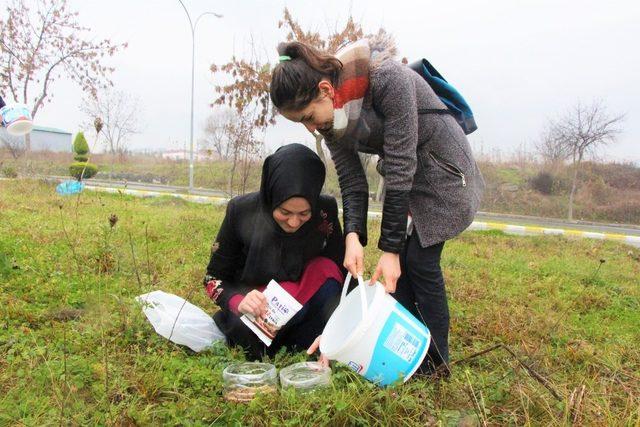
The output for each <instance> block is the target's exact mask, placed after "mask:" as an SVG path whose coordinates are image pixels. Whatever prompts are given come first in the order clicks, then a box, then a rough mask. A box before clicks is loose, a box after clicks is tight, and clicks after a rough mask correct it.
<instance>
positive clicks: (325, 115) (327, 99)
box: [280, 80, 334, 134]
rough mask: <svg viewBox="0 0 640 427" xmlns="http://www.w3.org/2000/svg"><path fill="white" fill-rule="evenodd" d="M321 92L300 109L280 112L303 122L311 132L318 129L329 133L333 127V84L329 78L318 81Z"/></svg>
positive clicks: (295, 120) (293, 119) (288, 117)
mask: <svg viewBox="0 0 640 427" xmlns="http://www.w3.org/2000/svg"><path fill="white" fill-rule="evenodd" d="M318 88H319V89H320V94H319V95H318V97H317V98H316V99H314V100H313V101H311V102H310V103H309V104H308V105H307V106H306V107H304V108H303V109H301V110H298V111H290V110H285V111H281V112H280V113H281V114H282V115H283V116H285V117H286V118H287V119H289V120H291V121H293V122H298V123H302V124H303V125H304V126H305V127H306V128H307V129H308V130H309V132H315V131H316V130H317V131H318V132H320V133H322V134H327V133H329V132H331V130H332V129H333V94H334V89H333V85H332V84H331V83H330V82H328V81H327V80H322V81H321V82H320V83H318Z"/></svg>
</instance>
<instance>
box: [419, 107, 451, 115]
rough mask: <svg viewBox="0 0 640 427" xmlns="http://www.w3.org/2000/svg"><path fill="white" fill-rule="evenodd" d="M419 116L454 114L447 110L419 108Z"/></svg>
mask: <svg viewBox="0 0 640 427" xmlns="http://www.w3.org/2000/svg"><path fill="white" fill-rule="evenodd" d="M418 114H450V115H453V112H452V111H451V110H449V109H448V108H447V109H444V110H442V109H440V108H418Z"/></svg>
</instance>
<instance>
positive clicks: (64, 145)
mask: <svg viewBox="0 0 640 427" xmlns="http://www.w3.org/2000/svg"><path fill="white" fill-rule="evenodd" d="M71 136H72V135H71V132H67V131H64V130H62V129H56V128H49V127H44V126H34V127H33V130H32V131H31V151H55V152H58V153H69V152H71V151H73V147H72V142H71ZM15 138H21V139H22V138H23V137H15V136H12V135H9V133H8V132H7V130H6V129H5V128H3V127H0V139H15Z"/></svg>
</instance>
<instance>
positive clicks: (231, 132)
mask: <svg viewBox="0 0 640 427" xmlns="http://www.w3.org/2000/svg"><path fill="white" fill-rule="evenodd" d="M257 131H258V130H257V129H256V127H255V114H254V111H253V110H251V109H245V110H243V111H240V112H237V113H236V114H234V117H233V118H232V120H230V121H229V122H228V123H227V125H226V127H225V133H226V136H227V138H228V141H229V146H230V148H229V161H230V162H231V170H230V172H229V180H228V188H227V192H228V193H229V195H230V196H233V195H234V188H235V187H234V180H235V178H236V175H237V174H239V178H240V193H241V194H244V193H245V192H246V189H247V182H248V179H249V177H250V175H251V172H252V171H254V170H255V166H256V165H257V163H258V162H259V161H260V157H261V154H262V152H263V149H264V141H263V140H262V139H261V138H258V137H257V136H256V132H257Z"/></svg>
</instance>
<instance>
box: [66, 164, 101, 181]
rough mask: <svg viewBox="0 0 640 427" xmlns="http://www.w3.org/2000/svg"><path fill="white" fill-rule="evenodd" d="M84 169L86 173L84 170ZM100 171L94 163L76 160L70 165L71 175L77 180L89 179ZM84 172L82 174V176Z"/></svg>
mask: <svg viewBox="0 0 640 427" xmlns="http://www.w3.org/2000/svg"><path fill="white" fill-rule="evenodd" d="M83 170H84V173H83V172H82V171H83ZM97 173H98V166H96V165H94V164H93V163H86V162H74V163H71V166H69V175H71V176H73V177H74V178H76V179H77V180H80V179H89V178H91V177H93V176H95V175H96V174H97ZM81 174H82V176H80V175H81Z"/></svg>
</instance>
